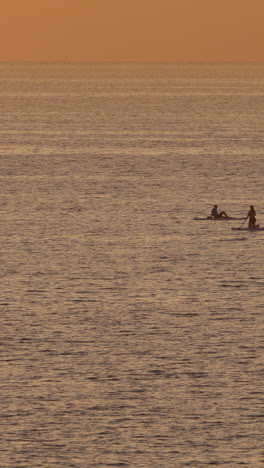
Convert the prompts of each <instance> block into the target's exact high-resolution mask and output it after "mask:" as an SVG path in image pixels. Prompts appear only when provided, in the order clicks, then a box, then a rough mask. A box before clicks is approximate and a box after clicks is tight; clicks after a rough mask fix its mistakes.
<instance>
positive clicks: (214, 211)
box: [211, 205, 229, 218]
mask: <svg viewBox="0 0 264 468" xmlns="http://www.w3.org/2000/svg"><path fill="white" fill-rule="evenodd" d="M211 218H229V216H228V215H227V214H226V212H225V211H221V212H220V213H218V211H217V205H214V207H213V209H212V211H211Z"/></svg>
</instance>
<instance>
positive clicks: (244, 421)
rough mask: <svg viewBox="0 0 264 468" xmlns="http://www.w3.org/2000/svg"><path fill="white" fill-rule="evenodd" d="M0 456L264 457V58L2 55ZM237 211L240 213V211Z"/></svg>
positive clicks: (131, 462) (25, 461) (251, 462)
mask: <svg viewBox="0 0 264 468" xmlns="http://www.w3.org/2000/svg"><path fill="white" fill-rule="evenodd" d="M0 104H1V114H0V123H1V124H0V169H1V170H0V181H1V184H0V193H1V224H0V226H1V228H0V239H1V242H0V259H1V263H0V265H1V290H0V310H1V326H0V334H1V338H0V343H1V383H0V390H1V391H0V402H1V403H0V415H1V445H0V446H1V448H0V467H1V468H22V467H23V468H39V467H40V468H51V467H55V468H107V467H127V468H161V467H166V468H185V467H192V468H204V467H207V466H221V467H230V468H236V467H240V466H243V467H250V468H263V466H264V449H263V447H264V436H263V434H264V427H263V422H264V409H263V403H264V393H263V376H264V360H263V351H264V318H263V312H264V295H263V290H264V289H263V287H264V266H263V255H264V232H261V231H259V232H248V231H241V232H240V231H232V230H231V228H232V227H239V226H241V225H242V223H244V221H243V220H241V219H240V220H230V221H220V222H218V221H197V220H194V218H195V217H206V216H207V215H209V214H210V212H211V209H212V206H213V205H214V204H218V206H219V209H220V210H224V211H226V212H227V213H228V214H229V215H230V216H234V217H238V218H239V217H246V216H247V213H248V210H249V206H250V205H252V204H253V205H254V206H255V209H256V212H257V222H259V223H260V224H262V225H263V226H264V196H263V176H264V157H263V147H264V130H263V121H264V64H231V63H229V64H188V63H186V64H171V63H168V64H166V63H164V64H159V63H156V64H155V63H154V64H136V63H135V64H118V63H117V64H103V63H97V64H96V63H89V64H85V63H83V64H71V63H67V64H66V63H65V64H64V63H57V64H56V63H54V64H49V63H42V64H31V63H24V64H23V63H13V64H12V63H2V64H0ZM244 226H246V224H245V223H244Z"/></svg>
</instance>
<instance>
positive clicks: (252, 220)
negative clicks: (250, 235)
mask: <svg viewBox="0 0 264 468" xmlns="http://www.w3.org/2000/svg"><path fill="white" fill-rule="evenodd" d="M247 219H248V229H256V228H258V227H259V225H258V224H256V211H255V208H254V206H253V205H251V206H250V210H249V212H248V215H247Z"/></svg>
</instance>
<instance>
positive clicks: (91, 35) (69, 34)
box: [0, 0, 264, 61]
mask: <svg viewBox="0 0 264 468" xmlns="http://www.w3.org/2000/svg"><path fill="white" fill-rule="evenodd" d="M65 59H66V60H69V61H264V0H0V61H9V60H10V61H15V60H28V61H57V60H65Z"/></svg>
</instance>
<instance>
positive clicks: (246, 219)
mask: <svg viewBox="0 0 264 468" xmlns="http://www.w3.org/2000/svg"><path fill="white" fill-rule="evenodd" d="M247 219H248V216H247V217H246V219H245V220H244V221H243V223H242V224H241V226H240V227H239V228H238V229H241V228H242V226H243V224H245V222H246V220H247Z"/></svg>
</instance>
